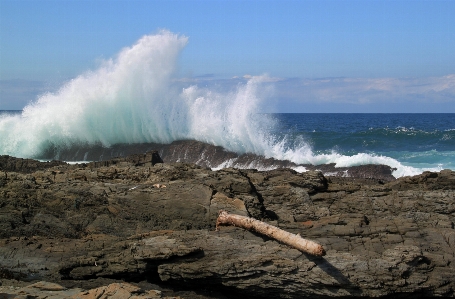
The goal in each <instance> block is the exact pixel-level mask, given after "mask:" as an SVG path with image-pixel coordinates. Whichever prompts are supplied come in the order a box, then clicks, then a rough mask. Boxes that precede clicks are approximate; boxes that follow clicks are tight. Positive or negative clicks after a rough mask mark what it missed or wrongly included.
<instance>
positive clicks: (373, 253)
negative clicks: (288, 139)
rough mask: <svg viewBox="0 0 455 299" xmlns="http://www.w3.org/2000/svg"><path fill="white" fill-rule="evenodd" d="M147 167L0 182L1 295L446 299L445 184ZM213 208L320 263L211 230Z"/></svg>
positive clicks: (111, 166)
mask: <svg viewBox="0 0 455 299" xmlns="http://www.w3.org/2000/svg"><path fill="white" fill-rule="evenodd" d="M152 164H153V163H151V162H150V161H148V158H147V160H146V161H142V162H141V161H139V160H137V159H132V160H131V161H116V162H115V163H114V162H109V163H106V164H96V163H92V164H84V165H57V166H53V167H50V168H46V169H40V170H38V171H35V172H32V173H20V172H15V171H11V170H5V169H3V170H2V171H0V279H2V282H3V285H4V286H6V285H8V284H11V283H12V282H13V281H29V282H36V281H48V282H52V283H58V284H59V285H61V286H62V287H67V288H75V287H77V288H80V290H79V291H81V292H82V291H83V290H89V289H93V288H97V287H103V286H104V287H106V285H107V284H109V283H112V282H127V283H129V284H131V285H133V286H135V287H138V288H140V286H139V285H140V284H143V285H144V284H154V285H160V287H166V288H174V290H175V289H176V288H177V289H179V290H186V291H197V292H199V295H198V296H203V297H198V298H223V297H224V298H236V297H239V296H240V295H241V296H243V297H258V298H302V297H311V298H327V297H340V298H342V297H344V298H346V297H388V296H389V297H390V296H393V297H394V298H395V297H397V298H398V297H403V298H404V297H409V296H413V297H416V298H418V297H427V296H454V289H455V282H454V280H453V273H455V268H454V267H455V266H454V265H455V263H454V258H455V229H454V222H455V197H454V188H455V187H454V186H455V173H454V172H453V171H448V170H445V171H441V172H439V173H433V172H425V173H423V174H421V175H419V176H415V177H405V178H400V179H398V180H395V181H391V182H388V183H386V182H384V181H380V180H377V179H371V178H370V179H368V178H358V179H354V178H346V177H339V176H338V177H326V176H324V175H323V174H322V173H321V172H317V171H309V172H304V173H297V172H295V171H293V170H290V169H276V170H271V171H256V170H239V169H234V168H228V169H222V170H219V171H211V170H210V169H208V168H205V167H201V166H197V165H195V164H186V163H170V164H167V163H157V164H155V165H152ZM221 209H223V210H226V211H228V212H229V213H232V214H238V215H243V216H250V217H254V218H256V219H259V220H262V221H264V222H266V223H268V224H271V225H274V226H277V227H279V228H281V229H283V230H286V231H288V232H291V233H294V234H297V233H298V234H300V235H301V236H302V237H304V238H306V239H310V240H314V241H316V242H317V243H319V244H321V245H322V246H323V247H324V249H325V250H326V255H325V256H323V257H313V256H310V255H307V254H305V253H302V252H300V251H298V250H296V249H293V248H290V247H288V246H286V245H284V244H280V243H278V242H277V241H276V240H273V239H269V238H267V237H264V236H261V235H257V234H255V233H252V232H249V231H245V230H243V229H241V228H236V227H221V228H220V230H219V231H215V225H216V218H217V216H218V211H219V210H221ZM107 280H111V281H110V282H109V283H107V284H106V281H107ZM128 288H130V287H128ZM2 290H3V292H5V291H4V289H2ZM97 292H101V291H99V290H98V291H97ZM103 292H104V291H103ZM138 292H139V291H138ZM130 293H131V292H130ZM144 294H145V293H144ZM187 294H188V295H187V296H186V297H185V298H192V297H193V296H194V298H196V297H197V296H196V295H195V294H194V293H191V294H192V295H191V294H189V293H187ZM8 296H9V295H8ZM204 296H205V297H204Z"/></svg>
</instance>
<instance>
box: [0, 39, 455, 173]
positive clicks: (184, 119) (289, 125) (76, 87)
mask: <svg viewBox="0 0 455 299" xmlns="http://www.w3.org/2000/svg"><path fill="white" fill-rule="evenodd" d="M186 43H187V38H186V37H184V36H180V35H176V34H173V33H171V32H169V31H161V32H159V33H158V34H155V35H147V36H144V37H143V38H141V39H140V40H139V41H138V42H137V43H136V44H134V45H133V46H131V47H127V48H125V49H123V50H122V51H120V52H119V54H118V55H117V56H115V57H113V58H112V59H110V60H107V61H105V62H104V63H103V64H102V65H100V67H99V68H98V69H96V70H93V71H89V72H86V73H84V74H81V75H80V76H78V77H76V78H74V79H72V80H70V81H68V82H66V83H65V84H64V85H63V86H62V87H61V88H60V89H59V90H58V91H57V92H54V93H46V94H43V95H41V96H40V97H38V99H36V100H35V101H32V102H31V103H30V104H29V105H27V106H26V107H24V109H23V110H22V111H20V112H11V111H10V112H2V113H1V114H0V155H11V156H16V157H22V158H35V159H48V158H49V155H50V156H51V157H58V153H59V151H61V150H64V149H77V148H87V147H90V146H103V147H106V148H110V147H115V146H116V145H117V144H138V143H141V144H143V143H170V142H173V141H176V140H198V141H201V142H205V143H208V144H212V145H218V146H221V147H223V148H225V149H226V150H229V151H233V152H237V153H254V154H257V155H263V156H266V157H273V158H276V159H280V160H290V161H292V162H295V163H297V164H307V163H310V164H325V163H335V164H336V166H339V167H345V166H355V165H363V164H385V165H389V166H391V167H393V168H396V170H395V171H394V173H393V174H394V175H395V176H396V177H400V176H405V175H414V174H418V173H421V172H423V171H425V170H433V171H437V170H441V169H445V168H449V169H455V150H454V149H455V147H454V145H455V123H454V117H453V116H454V115H453V114H261V113H258V112H259V111H261V109H262V107H263V105H264V104H265V103H266V101H267V96H268V95H269V94H270V92H269V91H270V90H271V88H273V86H272V85H273V80H272V79H271V78H269V77H268V76H253V77H250V78H248V80H240V81H238V82H237V83H236V84H235V85H234V86H233V87H232V88H230V89H226V88H225V89H217V88H214V87H206V86H199V85H198V84H197V82H189V83H188V82H185V80H179V79H178V77H175V76H174V74H175V72H174V71H175V69H176V67H177V61H178V56H179V54H180V52H181V51H182V50H183V49H184V47H185V45H186ZM0 109H1V107H0ZM215 168H216V167H215Z"/></svg>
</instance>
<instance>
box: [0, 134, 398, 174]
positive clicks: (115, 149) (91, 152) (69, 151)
mask: <svg viewBox="0 0 455 299" xmlns="http://www.w3.org/2000/svg"><path fill="white" fill-rule="evenodd" d="M152 150H153V151H156V152H157V153H158V154H159V156H160V157H161V158H162V159H163V160H164V161H166V162H167V163H172V162H183V163H194V164H197V165H199V166H202V167H210V168H227V167H236V168H242V169H251V168H254V169H260V170H270V169H275V168H296V167H298V168H300V169H302V168H305V169H306V170H319V171H322V173H324V174H325V175H330V176H340V177H355V178H374V179H377V180H382V181H385V182H387V181H393V180H395V177H394V176H393V175H392V172H393V170H395V169H393V168H391V167H389V166H387V165H360V166H353V167H335V164H333V163H332V164H325V165H311V164H296V163H294V162H291V161H288V160H277V159H274V158H266V157H264V156H260V155H256V154H252V153H245V154H238V153H235V152H231V151H227V150H226V149H224V148H222V147H221V146H215V145H211V144H208V143H204V142H200V141H196V140H180V141H174V142H172V143H170V144H157V143H141V144H116V145H113V146H112V147H109V148H105V147H103V146H101V145H90V146H87V147H84V146H83V145H79V144H78V145H77V146H76V147H74V148H72V147H70V148H62V149H55V148H52V149H51V150H50V151H49V153H47V154H46V153H45V154H44V156H43V157H41V158H42V159H50V160H64V161H99V162H95V163H96V165H98V166H108V164H109V163H119V162H122V161H127V162H131V160H136V161H138V160H142V159H144V156H145V155H144V154H143V153H145V152H150V151H152ZM118 157H121V158H118ZM133 157H134V158H133ZM0 161H1V159H0ZM103 163H104V164H103ZM106 163H108V164H106ZM109 165H110V164H109ZM0 166H1V162H0Z"/></svg>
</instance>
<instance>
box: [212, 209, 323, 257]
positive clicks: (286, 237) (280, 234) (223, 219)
mask: <svg viewBox="0 0 455 299" xmlns="http://www.w3.org/2000/svg"><path fill="white" fill-rule="evenodd" d="M220 225H233V226H237V227H241V228H244V229H246V230H249V231H255V232H257V233H259V234H262V235H266V236H267V237H270V238H272V239H275V240H277V241H279V242H281V243H284V244H286V245H289V246H291V247H294V248H296V249H298V250H300V251H302V252H306V253H309V254H311V255H316V256H323V255H325V250H324V248H323V247H322V246H321V245H319V244H318V243H316V242H313V241H310V240H306V239H304V238H302V237H301V236H300V235H298V234H297V235H295V234H292V233H290V232H287V231H284V230H282V229H279V228H278V227H276V226H273V225H270V224H267V223H265V222H262V221H259V220H256V219H253V218H250V217H245V216H240V215H234V214H229V213H228V212H226V211H223V210H221V211H220V213H219V215H218V218H217V220H216V229H217V230H218V226H220Z"/></svg>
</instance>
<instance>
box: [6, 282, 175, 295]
mask: <svg viewBox="0 0 455 299" xmlns="http://www.w3.org/2000/svg"><path fill="white" fill-rule="evenodd" d="M161 293H162V292H161V291H159V290H143V289H141V288H140V287H138V286H135V285H132V284H129V283H124V282H122V283H111V284H109V285H107V286H102V287H99V288H95V289H90V290H86V291H84V290H82V289H79V288H72V289H67V288H65V287H63V286H61V285H59V284H56V283H49V282H45V281H40V282H37V283H34V284H31V285H28V286H26V287H22V288H19V287H18V288H14V287H0V298H11V299H13V298H37V299H38V298H42V299H44V298H47V299H95V298H96V299H116V298H118V299H136V298H148V299H152V298H156V299H159V298H162V299H167V298H168V299H171V298H176V299H177V298H180V297H174V296H173V297H167V296H164V297H163V296H162V295H161Z"/></svg>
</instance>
